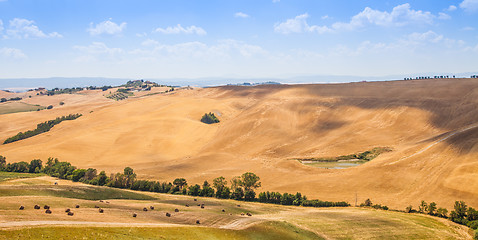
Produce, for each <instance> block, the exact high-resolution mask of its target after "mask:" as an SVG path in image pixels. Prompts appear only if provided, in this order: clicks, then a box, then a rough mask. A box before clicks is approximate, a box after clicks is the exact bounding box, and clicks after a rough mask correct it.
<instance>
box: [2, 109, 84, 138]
mask: <svg viewBox="0 0 478 240" xmlns="http://www.w3.org/2000/svg"><path fill="white" fill-rule="evenodd" d="M81 116H82V115H81V114H79V113H77V114H70V115H68V116H62V117H57V118H56V119H54V120H49V121H46V122H43V123H39V124H37V128H36V129H35V130H28V131H26V132H19V133H18V134H17V135H15V136H13V137H9V138H7V139H6V140H5V141H4V142H3V144H7V143H11V142H16V141H19V140H22V139H25V138H29V137H33V136H35V135H38V134H40V133H44V132H48V131H50V129H51V128H52V127H53V126H55V125H57V124H59V123H61V122H63V121H66V120H75V119H77V118H79V117H81Z"/></svg>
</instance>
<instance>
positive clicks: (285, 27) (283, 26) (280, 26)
mask: <svg viewBox="0 0 478 240" xmlns="http://www.w3.org/2000/svg"><path fill="white" fill-rule="evenodd" d="M308 17H309V15H308V14H307V13H304V14H302V15H299V16H296V17H295V18H293V19H287V21H285V22H282V23H276V24H275V25H274V31H275V32H278V33H282V34H289V33H303V32H317V33H325V32H329V31H331V29H329V28H328V27H326V26H317V25H313V26H309V24H308V23H307V18H308Z"/></svg>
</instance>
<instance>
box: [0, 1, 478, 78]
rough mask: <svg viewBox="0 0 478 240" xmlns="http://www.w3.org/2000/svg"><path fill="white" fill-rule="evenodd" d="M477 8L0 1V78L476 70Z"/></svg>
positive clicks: (477, 4) (448, 4)
mask: <svg viewBox="0 0 478 240" xmlns="http://www.w3.org/2000/svg"><path fill="white" fill-rule="evenodd" d="M477 56H478V0H457V1H437V0H434V1H431V0H421V1H377V0H374V1H372V0H369V1H343V0H309V1H306V0H264V1H262V0H237V1H233V0H231V1H192V0H191V1H183V0H169V1H141V0H136V1H127V0H122V1H117V0H115V1H111V0H102V1H90V0H65V1H58V0H42V1H38V0H0V78H24V77H55V76H57V77H58V76H61V77H120V78H145V79H147V78H199V77H279V78H280V77H290V76H302V75H356V76H386V75H403V74H411V75H412V74H415V73H425V72H450V73H460V72H476V71H478V57H477Z"/></svg>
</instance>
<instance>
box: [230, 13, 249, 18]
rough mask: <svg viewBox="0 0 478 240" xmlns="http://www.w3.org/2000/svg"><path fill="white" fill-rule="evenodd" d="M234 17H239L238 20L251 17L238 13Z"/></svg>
mask: <svg viewBox="0 0 478 240" xmlns="http://www.w3.org/2000/svg"><path fill="white" fill-rule="evenodd" d="M234 17H238V18H248V17H249V15H247V14H245V13H243V12H237V13H235V14H234Z"/></svg>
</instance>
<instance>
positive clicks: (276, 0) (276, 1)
mask: <svg viewBox="0 0 478 240" xmlns="http://www.w3.org/2000/svg"><path fill="white" fill-rule="evenodd" d="M272 2H273V3H278V2H280V0H272Z"/></svg>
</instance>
